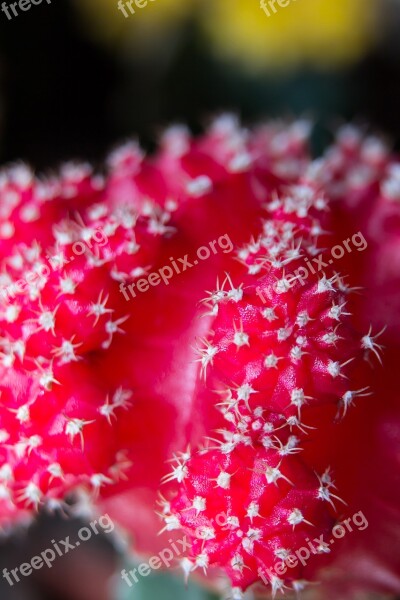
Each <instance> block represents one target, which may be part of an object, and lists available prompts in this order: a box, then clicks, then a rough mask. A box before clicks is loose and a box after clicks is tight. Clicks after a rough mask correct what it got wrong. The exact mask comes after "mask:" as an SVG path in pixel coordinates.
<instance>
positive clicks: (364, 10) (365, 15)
mask: <svg viewBox="0 0 400 600" xmlns="http://www.w3.org/2000/svg"><path fill="white" fill-rule="evenodd" d="M10 3H11V2H10V1H9V0H7V1H6V5H9V4H10ZM139 4H142V5H144V4H145V0H141V1H139ZM282 4H284V3H282ZM122 6H123V7H124V10H122V9H121V10H120V9H118V3H117V0H52V2H51V3H50V4H49V3H48V2H46V1H45V0H43V2H42V3H41V4H40V5H37V6H33V5H32V7H31V9H30V10H29V11H26V12H22V11H19V16H18V17H13V18H12V19H10V20H9V19H8V18H7V16H6V14H5V12H0V162H1V163H2V164H4V163H7V162H10V161H15V160H17V159H18V160H19V159H23V160H25V161H28V162H29V163H31V164H32V165H33V167H35V168H36V169H38V170H39V171H43V170H45V171H48V170H51V169H55V168H57V167H58V166H59V164H60V163H61V162H62V161H65V160H71V159H83V160H89V161H92V162H95V163H96V164H97V165H99V166H100V165H101V164H102V160H103V159H104V156H105V154H106V153H107V152H108V150H109V149H110V148H112V146H113V145H115V144H117V143H118V142H122V141H125V140H126V139H128V138H130V137H137V138H138V139H139V140H140V142H141V143H142V144H143V146H144V147H145V148H147V149H148V150H149V151H151V150H152V149H153V148H154V147H155V144H156V142H157V138H158V136H159V133H160V132H161V131H162V129H163V128H164V127H165V126H166V125H167V124H169V123H171V122H185V123H187V124H189V126H190V127H191V129H192V130H193V131H194V132H199V131H201V129H202V127H203V126H204V124H206V123H207V121H208V119H209V118H210V117H211V116H213V115H215V113H218V112H221V111H223V110H230V111H234V112H236V113H237V114H238V115H239V116H240V117H241V118H242V119H243V120H244V122H245V123H249V124H251V123H252V122H254V121H257V120H260V119H262V118H271V117H285V116H292V115H305V116H309V117H311V118H313V119H314V121H315V123H316V127H315V134H314V150H315V152H319V151H320V150H321V149H322V148H323V146H324V145H325V144H326V143H327V142H329V139H330V137H331V135H332V132H333V130H334V129H335V127H336V126H337V125H338V124H339V123H341V122H343V121H345V120H351V121H355V122H357V123H368V124H369V125H371V126H372V128H374V129H375V130H377V131H378V132H380V133H382V134H383V135H385V136H387V137H388V138H389V139H390V140H391V141H392V142H393V145H394V146H395V147H398V148H400V108H399V107H400V35H399V34H400V2H399V1H398V0H290V2H289V3H288V5H287V6H286V7H279V6H278V5H276V13H275V12H274V11H273V10H272V9H268V4H267V0H266V1H265V4H264V6H266V10H263V9H262V8H261V6H260V2H259V0H149V1H148V3H147V6H143V8H138V7H137V6H136V5H135V4H134V3H133V6H134V9H135V14H131V13H130V11H129V8H127V6H126V5H125V3H124V2H122ZM124 11H125V12H126V13H127V14H128V16H127V17H126V16H125V15H124ZM268 12H269V14H270V16H268ZM81 525H82V522H81V521H80V520H75V521H70V522H68V521H66V520H65V519H63V518H62V517H60V516H53V517H51V516H48V515H44V516H42V517H41V518H40V519H39V520H38V522H37V523H36V524H34V526H33V527H32V528H31V529H29V530H28V531H27V530H21V531H20V532H19V533H18V534H16V535H14V536H13V537H8V536H6V535H4V536H3V540H2V542H1V543H0V564H1V567H2V568H3V566H4V565H9V566H10V567H11V568H13V567H15V566H17V565H19V564H21V563H22V562H24V557H31V556H33V555H34V554H35V549H37V548H38V547H39V546H40V548H46V547H48V546H49V540H51V539H54V538H55V539H64V538H65V536H66V535H69V533H71V532H73V531H75V530H77V529H78V528H79V526H81ZM72 535H73V534H72V533H71V536H72ZM75 537H76V536H75ZM83 546H84V547H82V548H80V549H79V550H77V551H75V553H71V555H70V557H67V556H66V557H63V558H62V559H60V560H59V561H58V562H57V563H56V565H55V566H54V567H53V569H51V570H50V569H46V570H42V571H38V572H37V574H36V576H32V577H29V578H26V580H25V582H24V584H20V585H18V586H14V587H13V588H11V587H10V586H9V585H8V584H7V583H6V582H5V580H4V579H1V581H0V598H1V599H2V600H3V599H4V600H53V599H57V600H114V599H115V600H129V599H131V598H136V599H138V600H147V599H156V598H160V599H161V600H181V598H182V600H183V599H184V598H185V599H186V600H205V599H207V598H212V596H209V595H208V593H207V592H206V591H204V590H202V589H200V588H199V587H197V586H196V585H191V586H190V588H189V589H188V590H187V589H186V588H185V585H184V583H183V582H182V580H181V579H180V578H178V577H175V576H174V575H175V574H174V573H168V574H166V575H159V574H155V575H154V576H151V577H148V578H146V579H143V578H142V579H141V581H140V583H139V584H136V585H135V586H134V588H133V589H130V588H128V586H127V585H126V584H122V585H119V587H118V586H117V585H114V584H113V581H114V582H116V581H117V580H118V576H116V577H115V579H114V580H113V579H112V577H111V576H112V574H113V573H115V572H118V571H120V569H121V568H122V565H123V562H124V561H126V559H125V558H124V557H123V552H122V550H121V547H120V545H119V544H118V543H116V542H115V541H114V540H113V539H112V537H111V536H96V538H93V539H92V540H91V541H90V542H88V543H87V544H84V545H83Z"/></svg>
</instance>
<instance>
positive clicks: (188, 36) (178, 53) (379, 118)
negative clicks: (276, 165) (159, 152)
mask: <svg viewBox="0 0 400 600" xmlns="http://www.w3.org/2000/svg"><path fill="white" fill-rule="evenodd" d="M111 1H112V0H110V2H111ZM227 1H228V0H227ZM382 1H383V2H384V0H382ZM366 2H368V0H366ZM387 10H389V8H388V9H387ZM386 17H387V18H386V21H385V24H384V31H383V33H382V36H381V40H380V41H379V42H378V43H377V44H375V45H374V47H373V48H372V49H370V50H369V51H368V53H367V55H366V56H365V57H364V58H363V59H362V60H361V61H359V62H358V63H357V64H355V65H352V66H351V67H347V68H346V69H342V70H335V71H330V72H316V71H313V70H312V69H307V70H301V69H300V70H297V71H295V72H291V73H286V72H282V73H279V72H278V73H275V74H274V75H269V74H268V73H266V74H262V75H258V76H252V75H249V74H246V72H245V71H243V70H241V69H235V68H234V67H232V66H230V67H229V66H226V65H222V64H221V63H219V62H218V61H216V60H214V59H213V58H212V57H211V56H210V55H209V53H207V52H206V49H205V48H204V45H203V44H202V43H201V41H200V40H199V39H198V36H197V34H196V31H195V29H194V26H193V24H191V23H190V22H189V23H188V24H187V26H186V29H185V30H184V31H183V33H182V35H181V37H180V39H179V43H178V44H177V46H176V48H175V50H174V56H173V59H172V60H169V62H168V64H167V65H166V64H160V63H161V62H162V58H160V59H159V60H156V61H154V63H153V64H150V65H149V64H148V62H146V61H144V60H141V56H140V53H138V54H137V55H136V56H135V57H134V60H129V61H126V60H124V59H122V58H121V56H120V55H118V54H117V53H114V52H112V51H110V50H109V48H107V46H103V45H101V44H99V43H97V42H95V40H94V38H93V37H91V36H90V35H89V34H88V32H87V29H86V27H85V25H84V24H83V23H82V17H81V15H80V14H79V12H78V11H76V9H75V8H74V7H73V6H72V5H71V4H70V2H68V0H53V3H52V4H51V5H47V4H46V3H45V4H42V5H40V6H36V7H32V9H31V10H30V11H29V12H27V13H21V14H20V15H19V16H18V18H14V19H13V20H12V21H8V20H7V18H6V17H5V15H4V13H0V161H1V163H4V162H9V161H14V160H16V159H24V160H27V161H28V162H30V163H32V164H33V166H35V167H37V168H39V169H45V168H49V167H55V166H57V165H58V164H59V162H60V161H62V160H66V159H78V158H82V159H85V160H86V159H87V160H94V161H98V160H102V159H103V157H104V155H105V153H106V152H107V150H109V148H110V147H111V146H112V145H114V144H116V143H117V142H118V141H123V140H124V139H126V138H127V137H130V136H137V135H138V136H139V138H140V140H141V142H142V143H143V144H144V145H145V146H146V147H148V148H151V147H152V146H153V144H154V143H155V141H156V138H157V133H158V132H159V130H160V129H161V128H162V127H163V126H164V125H166V124H167V123H169V122H171V121H183V122H186V123H189V124H190V126H191V127H192V129H194V130H195V131H197V130H198V129H199V128H200V127H201V126H202V125H203V123H204V120H205V118H207V117H208V116H209V115H210V114H213V113H215V112H218V111H220V110H222V109H232V110H234V111H236V112H238V114H239V115H241V117H242V118H243V119H244V120H245V121H246V122H252V121H254V120H256V119H258V118H261V117H265V116H269V115H280V116H281V115H293V114H300V115H303V114H307V115H310V116H312V117H314V118H315V120H316V121H317V123H319V124H320V132H322V133H321V136H320V138H319V141H320V142H321V141H322V142H323V141H325V137H326V136H328V135H329V133H330V131H331V130H332V129H333V128H334V127H335V126H336V125H337V123H338V121H340V119H345V120H348V119H351V120H353V119H356V120H357V122H359V121H361V122H364V121H365V122H368V123H369V124H370V125H371V126H372V128H373V129H376V130H378V131H382V132H383V133H385V134H388V135H389V136H390V137H391V139H392V140H393V141H394V142H397V145H399V140H400V109H399V107H400V60H399V55H400V42H399V40H398V39H397V38H398V32H399V31H400V29H399V27H398V23H399V11H398V10H395V8H394V7H392V10H391V13H390V15H389V16H388V15H386ZM121 18H122V17H121Z"/></svg>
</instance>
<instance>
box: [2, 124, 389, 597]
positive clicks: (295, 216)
mask: <svg viewBox="0 0 400 600" xmlns="http://www.w3.org/2000/svg"><path fill="white" fill-rule="evenodd" d="M308 131H309V125H308V124H307V123H306V122H303V121H301V122H295V123H292V124H289V125H287V124H285V123H275V124H272V125H269V124H268V125H264V126H261V127H259V128H257V129H256V130H255V131H254V132H250V131H248V130H245V129H242V128H240V127H239V125H238V123H237V122H236V121H235V119H233V118H232V117H221V118H219V119H217V120H216V121H215V122H214V123H213V124H212V125H211V126H210V128H209V130H208V131H207V132H206V133H205V135H204V136H202V137H200V138H199V139H192V138H191V137H190V135H189V133H188V132H187V130H186V129H185V128H182V127H173V128H171V129H170V130H168V131H167V132H166V133H165V134H164V136H163V139H162V142H161V146H160V150H159V151H158V152H157V153H156V154H155V155H154V156H152V157H146V156H145V155H144V153H143V152H142V151H141V149H140V148H139V146H138V145H137V144H134V143H132V144H127V145H125V146H123V147H122V148H120V149H117V150H116V151H114V152H113V153H112V155H111V156H110V158H109V160H108V173H107V175H106V176H105V177H100V176H98V175H96V174H93V173H92V171H91V168H90V167H88V166H86V165H69V166H67V167H65V168H64V169H62V172H61V173H60V175H58V176H52V177H50V178H46V179H42V180H38V179H36V178H35V177H34V176H33V175H32V174H31V173H30V171H29V170H28V169H27V168H26V167H23V166H17V167H13V168H9V169H6V170H5V171H4V172H3V173H2V174H1V175H0V196H1V198H2V209H1V211H0V240H1V241H0V256H1V264H2V274H1V276H0V282H1V289H0V292H1V293H0V328H1V333H0V349H1V360H0V370H1V383H0V390H1V398H0V523H6V522H9V521H10V520H11V521H13V520H16V519H18V518H21V517H24V516H26V515H32V514H34V510H35V509H36V508H37V507H38V506H41V505H46V506H50V507H51V506H55V505H56V506H58V505H60V503H62V501H63V499H64V498H65V495H66V494H68V493H70V492H73V491H74V490H77V489H79V488H82V487H83V488H84V489H85V490H86V491H87V492H88V493H90V494H91V497H92V499H93V500H95V503H96V504H97V506H98V507H99V508H100V510H105V509H107V511H108V512H109V513H110V515H111V516H112V517H113V519H115V520H116V521H118V522H119V523H120V524H121V525H123V526H124V527H126V528H127V529H128V530H130V531H131V532H133V533H134V534H135V542H136V548H137V549H138V550H139V551H146V552H154V551H155V550H156V549H157V547H158V546H159V545H161V544H162V545H164V544H165V539H166V538H165V537H163V536H160V537H159V538H158V541H156V540H157V536H156V531H157V529H159V527H160V525H159V520H158V517H157V516H156V512H157V511H158V512H159V509H160V507H158V508H157V506H156V500H157V492H158V489H159V483H160V479H161V478H162V477H164V478H165V479H164V480H166V481H167V484H168V485H165V486H164V488H162V493H163V495H164V497H165V498H164V500H163V501H162V507H161V512H162V513H163V515H164V517H165V521H166V523H165V527H166V530H167V533H166V534H164V536H166V535H168V539H169V537H170V536H171V535H174V533H176V532H177V531H178V528H183V529H184V531H185V532H187V534H189V535H190V537H191V539H192V541H193V546H192V550H191V553H190V554H189V556H188V557H187V558H186V559H185V560H184V561H183V563H182V566H183V568H184V571H185V572H186V574H187V575H188V574H189V573H192V572H194V573H199V572H203V571H207V572H208V569H210V570H212V568H213V567H218V568H220V569H221V568H222V569H223V570H224V571H225V573H226V574H227V575H228V577H229V579H230V581H231V582H232V586H233V589H234V594H235V596H236V597H240V596H241V594H242V592H243V590H245V589H246V588H247V587H248V586H249V585H252V584H255V583H256V584H257V585H261V588H262V590H265V585H266V584H268V583H269V584H270V589H272V590H273V591H277V590H284V589H285V588H286V587H289V588H292V589H294V590H295V591H300V590H301V589H302V587H304V580H305V579H311V580H315V579H319V578H321V579H322V581H323V582H328V583H327V587H326V588H324V589H325V590H327V593H329V592H330V591H331V590H332V589H333V586H334V585H335V586H339V588H340V589H341V590H342V588H341V587H340V586H341V585H343V581H344V579H345V578H344V571H345V567H346V564H347V562H348V561H349V556H351V555H352V553H353V555H354V557H355V558H354V560H353V561H352V563H351V564H352V567H353V568H352V575H351V577H348V587H349V588H350V587H351V585H352V584H353V583H354V582H356V583H357V586H358V588H357V589H359V588H362V587H363V584H365V585H368V586H369V588H370V589H379V590H381V589H384V590H385V591H393V590H398V589H400V585H399V582H398V581H397V580H396V577H395V575H394V574H395V573H396V568H397V567H398V559H396V556H399V555H400V552H398V553H397V554H396V553H395V552H392V553H391V548H396V547H397V546H396V542H395V540H394V535H393V534H390V535H389V534H387V533H385V531H383V525H382V524H383V523H384V522H385V524H386V522H387V518H388V515H389V514H394V513H395V508H394V507H395V502H394V500H393V498H396V492H397V487H398V486H397V487H396V483H395V481H394V479H395V478H394V477H393V473H394V472H395V470H396V468H398V465H397V466H396V460H398V459H397V458H396V457H398V450H397V449H398V448H399V445H400V444H399V439H398V438H399V434H398V431H399V430H400V429H399V428H398V427H397V426H398V424H399V423H400V418H399V414H398V406H397V394H396V392H395V390H393V386H392V380H391V378H390V377H389V375H388V372H387V371H385V377H384V379H385V381H384V382H382V379H383V377H382V374H381V373H382V372H381V371H380V369H381V367H380V365H379V361H381V345H382V340H383V343H384V344H385V345H387V346H389V347H388V348H387V349H386V352H385V355H386V357H387V358H386V361H387V364H388V365H395V364H396V362H395V352H396V349H397V348H398V319H397V317H396V311H397V308H398V293H397V291H396V285H397V280H398V277H399V270H398V268H397V258H396V256H397V253H398V243H397V242H398V239H397V237H398V228H397V220H398V211H397V205H396V203H395V199H396V198H397V195H398V194H397V192H398V190H397V187H398V182H397V179H398V173H397V171H398V169H397V168H396V161H395V160H394V159H392V158H391V157H390V155H389V153H388V151H387V150H386V149H385V148H384V147H383V146H382V145H381V144H380V143H378V142H377V141H376V140H375V139H367V140H365V141H363V140H362V137H361V136H360V135H359V134H358V133H357V132H356V131H355V130H354V129H345V130H344V131H342V132H341V133H340V135H339V139H338V141H337V143H336V144H335V146H334V147H333V148H332V149H331V150H330V151H329V152H328V153H327V155H326V156H325V157H324V158H323V159H320V160H318V161H314V162H313V161H312V160H311V158H310V156H309V153H308V149H307V138H308ZM364 228H365V235H366V236H367V238H368V243H369V246H368V251H366V252H365V253H364V252H356V251H355V250H354V251H353V252H351V253H348V254H346V256H345V257H343V259H342V262H341V263H340V265H339V264H338V265H335V264H328V265H325V266H324V268H323V270H322V271H318V269H314V272H313V269H312V268H311V266H312V265H313V264H314V265H315V264H316V263H315V260H317V261H318V258H317V256H318V254H319V253H320V252H322V251H323V250H324V248H328V247H331V246H332V245H333V244H335V243H340V242H341V241H342V240H343V239H345V237H346V236H347V235H350V236H351V235H352V234H354V232H356V231H364ZM252 236H253V237H252ZM221 237H223V238H225V239H226V240H229V242H230V243H231V245H232V247H234V248H235V256H233V255H231V253H230V251H227V250H226V248H225V250H224V248H223V247H222V246H220V247H218V243H217V240H218V239H220V238H221ZM383 238H384V240H383V241H384V243H382V239H383ZM249 240H250V241H249ZM210 242H213V243H214V249H216V248H217V250H216V252H212V253H210V255H209V258H208V259H207V260H204V261H197V262H198V264H197V265H196V266H191V267H190V268H187V269H184V270H183V269H182V272H180V273H179V274H176V275H175V274H174V273H173V277H172V276H171V280H169V279H168V281H166V282H165V283H160V282H159V283H157V285H155V286H147V290H146V292H144V293H141V292H137V293H136V294H131V295H128V294H127V290H130V289H131V288H132V289H136V290H137V288H134V284H135V285H136V284H137V283H138V279H140V278H143V277H147V276H148V275H149V273H150V272H159V270H160V269H162V268H165V267H166V266H167V265H168V268H170V269H171V271H172V268H171V265H172V264H173V262H174V261H176V260H178V259H179V257H180V258H182V259H183V257H185V260H186V258H187V259H188V260H189V261H190V262H191V264H192V265H194V260H193V259H194V257H195V255H196V253H197V251H198V249H199V248H200V247H202V246H207V245H209V243H210ZM387 257H393V259H391V260H387ZM371 265H372V269H371ZM46 267H47V268H46ZM38 271H39V274H37V272H38ZM337 271H340V272H341V275H340V276H339V274H338V273H337ZM305 272H306V273H307V276H306V275H305ZM371 273H373V276H372V275H371ZM347 275H349V277H347ZM360 283H361V284H362V285H364V286H366V287H367V289H366V290H365V293H364V296H362V295H357V294H353V293H352V289H353V288H356V287H358V286H359V285H360ZM209 290H212V291H211V292H209ZM378 290H379V294H380V296H379V302H378V301H377V300H376V294H377V291H378ZM202 301H203V302H202ZM205 304H206V305H207V314H206V315H205V316H203V315H204V310H203V308H204V305H205ZM382 306H385V307H386V308H387V311H386V308H385V311H386V316H385V319H382V308H381V307H382ZM386 318H387V321H388V325H389V327H388V329H387V331H386V332H385V333H384V334H382V337H379V334H380V329H381V326H382V325H383V320H386ZM370 325H372V329H370ZM196 346H197V350H196ZM199 352H200V354H199ZM364 358H366V359H367V361H365V360H363V359H364ZM196 361H197V362H196ZM368 363H375V365H376V368H375V369H374V370H373V371H372V376H371V374H370V370H371V369H370V365H369V364H368ZM393 370H395V369H393ZM371 382H372V385H371ZM371 392H374V396H373V397H372V396H371V397H368V396H369V394H370V393H371ZM378 392H379V393H378ZM216 409H218V410H216ZM344 417H345V418H344ZM390 419H392V421H391V422H392V425H391V426H390V425H389V423H390ZM215 430H217V432H215ZM150 432H151V434H150ZM210 438H212V439H210ZM371 440H372V442H371ZM188 444H190V445H191V448H192V449H191V451H190V452H189V451H187V450H186V448H187V446H188ZM349 449H351V453H350V455H349ZM180 452H181V454H179V453H180ZM174 455H175V456H177V459H178V462H176V463H174V464H173V471H172V476H171V477H169V476H168V473H167V465H166V461H167V460H168V459H170V458H171V457H173V456H174ZM372 464H373V465H374V487H375V488H378V487H379V488H380V489H379V494H380V495H379V494H378V491H376V494H375V495H374V498H375V497H378V496H379V497H380V498H382V499H383V500H382V501H383V502H384V505H385V510H382V511H381V512H380V510H378V508H377V506H376V504H374V498H372V499H371V500H368V501H367V500H364V499H363V497H364V496H365V492H366V489H367V485H368V483H367V482H368V477H369V475H368V465H372ZM328 466H331V467H332V472H333V474H334V475H332V477H334V478H335V480H336V481H337V490H336V488H335V487H334V483H333V480H332V479H331V475H330V472H329V471H328V470H327V467H328ZM381 472H382V473H384V482H381V481H380V479H379V474H380V473H381ZM341 499H343V500H345V501H346V502H348V503H349V510H350V508H351V509H352V510H354V511H357V510H361V509H363V508H364V507H367V508H369V509H370V514H371V526H370V528H369V529H368V535H365V538H364V539H365V540H367V539H368V540H371V539H372V540H373V539H378V540H379V544H380V549H379V550H378V551H377V552H376V555H375V554H374V551H373V550H370V551H369V553H367V552H366V551H365V550H360V548H363V547H364V546H363V542H362V541H360V542H358V540H359V538H358V537H357V536H356V535H354V536H353V538H352V539H354V540H357V542H356V541H355V542H354V543H353V542H351V541H348V542H347V540H346V544H345V545H344V546H343V547H342V548H343V550H342V552H340V549H339V546H337V549H335V551H334V552H332V553H330V554H329V555H328V554H327V553H326V552H323V553H322V554H321V555H320V556H318V557H314V559H315V560H314V559H313V560H312V561H310V565H308V564H307V566H306V567H305V568H304V569H303V565H302V566H301V567H300V566H299V565H297V566H295V567H293V568H292V569H290V573H287V574H286V575H284V574H282V575H279V574H276V575H275V572H273V571H271V568H272V567H273V565H274V564H275V562H276V560H281V561H282V560H286V558H287V553H288V552H289V551H292V550H295V549H296V548H298V547H299V546H302V545H304V543H305V541H306V538H307V536H309V535H310V532H312V534H313V537H318V536H319V535H322V534H325V533H327V532H328V531H329V530H330V528H331V527H332V525H334V524H335V522H336V520H337V519H339V518H341V517H343V516H345V515H344V513H343V510H344V508H342V509H341V510H340V507H341V506H342V507H344V506H345V505H344V504H342V502H341ZM336 509H339V510H340V512H339V513H336ZM221 515H222V517H221ZM310 524H311V525H310ZM175 530H176V531H175ZM372 533H373V535H374V536H376V537H375V538H374V537H371V536H372ZM386 539H388V540H390V543H389V544H388V545H387V547H385V540H386ZM370 546H371V547H372V546H373V544H372V543H370ZM322 550H323V549H322ZM378 558H379V560H380V570H379V572H378V571H376V576H375V577H373V576H372V575H371V574H369V575H368V577H367V576H366V574H365V572H366V570H368V569H366V566H365V565H366V564H372V563H374V561H375V562H377V559H378ZM368 561H369V563H368ZM343 565H345V566H343ZM330 566H334V567H335V571H334V575H332V573H330V571H329V567H330ZM325 567H326V571H325V570H324V569H325ZM366 582H367V584H366ZM365 585H364V587H365ZM335 589H337V588H335ZM343 589H344V588H343ZM347 591H348V589H347V588H346V593H347Z"/></svg>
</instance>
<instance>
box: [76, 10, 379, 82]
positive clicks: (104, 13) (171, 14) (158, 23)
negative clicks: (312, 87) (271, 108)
mask: <svg viewBox="0 0 400 600" xmlns="http://www.w3.org/2000/svg"><path fill="white" fill-rule="evenodd" d="M75 1H76V2H79V5H80V6H81V7H83V8H84V9H85V10H86V11H87V12H88V13H89V14H90V15H91V20H92V23H93V24H96V25H97V31H98V34H100V35H101V36H103V37H106V38H107V37H108V38H109V39H112V40H114V41H115V40H116V39H120V40H123V39H124V38H125V36H129V37H132V38H135V39H136V41H137V39H139V40H140V39H143V38H146V39H147V40H148V39H149V36H154V39H156V36H158V35H159V34H160V31H162V30H163V31H165V28H170V27H174V26H175V27H176V26H177V25H178V24H180V23H181V21H182V19H183V18H185V17H187V16H188V15H192V16H193V15H195V16H196V18H197V19H198V21H199V23H200V27H201V30H202V32H203V34H204V35H205V36H206V40H207V44H208V43H211V45H212V47H213V48H214V49H215V51H216V52H217V53H218V54H219V55H221V56H222V57H224V58H225V59H228V60H233V61H234V62H236V63H237V62H239V63H241V64H242V65H244V66H246V67H247V68H250V69H252V70H256V71H259V70H264V69H269V70H271V69H273V70H275V69H282V68H285V67H293V66H298V65H299V64H311V65H316V66H320V67H323V68H326V67H330V66H336V65H339V66H340V65H342V64H346V63H349V62H352V61H354V60H357V59H358V58H360V57H361V56H362V55H363V53H364V52H365V51H366V50H367V49H368V47H369V46H370V44H371V43H372V42H373V41H374V38H375V37H376V36H377V34H378V31H379V24H378V21H379V20H378V19H377V13H378V3H379V0H154V1H152V2H148V4H147V6H146V7H145V8H143V9H141V10H140V14H136V13H135V15H132V16H130V17H129V18H124V16H123V15H122V14H121V12H120V11H119V10H118V8H117V0H75ZM139 1H140V2H143V3H145V0H139ZM381 1H382V0H381ZM134 2H135V0H133V5H134ZM263 6H264V10H263ZM268 15H269V16H268Z"/></svg>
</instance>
